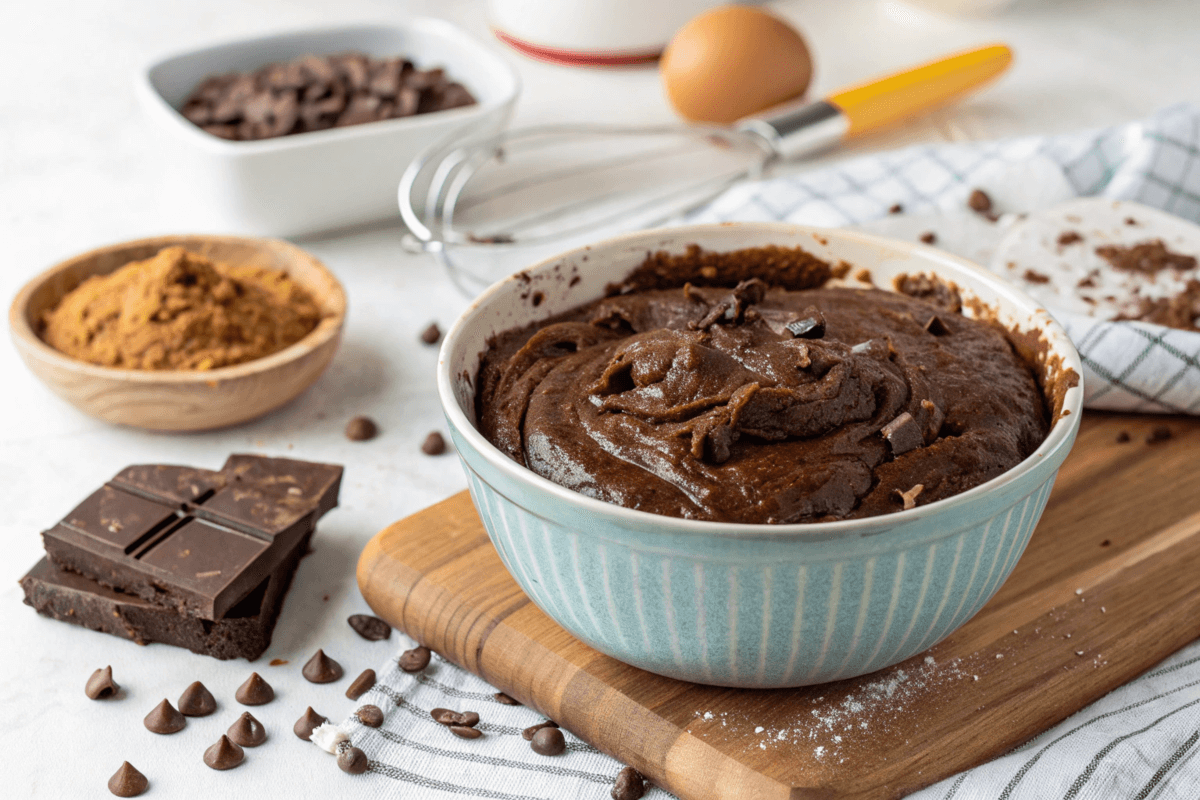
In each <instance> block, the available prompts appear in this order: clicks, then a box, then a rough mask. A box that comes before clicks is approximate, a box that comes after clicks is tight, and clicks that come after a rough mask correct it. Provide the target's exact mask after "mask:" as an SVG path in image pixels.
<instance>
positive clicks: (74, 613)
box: [21, 534, 311, 661]
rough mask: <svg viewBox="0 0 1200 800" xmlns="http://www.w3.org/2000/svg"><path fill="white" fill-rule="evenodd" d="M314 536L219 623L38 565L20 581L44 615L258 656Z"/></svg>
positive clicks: (139, 638) (224, 654)
mask: <svg viewBox="0 0 1200 800" xmlns="http://www.w3.org/2000/svg"><path fill="white" fill-rule="evenodd" d="M310 536H311V534H309V535H306V536H305V537H304V538H303V540H302V542H301V546H300V547H299V548H298V549H297V550H296V551H295V552H293V553H292V554H291V555H290V556H289V557H288V558H287V559H285V560H284V562H283V563H282V564H280V565H279V566H278V567H277V568H276V569H275V572H274V573H273V574H272V575H271V576H270V577H269V578H267V579H266V580H264V581H263V582H262V583H260V584H259V585H258V586H256V587H255V588H254V590H253V591H252V592H250V594H248V595H246V596H245V597H244V598H242V600H241V602H239V603H238V604H237V605H235V606H234V607H233V608H231V609H229V611H228V612H227V613H226V615H225V617H224V618H222V619H219V620H216V621H214V622H209V621H208V620H202V619H199V618H198V617H189V616H187V615H184V614H180V613H178V612H177V611H175V610H173V609H170V608H166V607H164V606H160V605H156V604H154V603H150V602H147V601H146V600H143V599H141V598H140V597H135V596H134V595H131V594H125V593H124V592H118V591H116V590H115V589H109V588H107V587H105V586H101V585H100V584H99V583H97V582H96V581H93V580H91V579H89V578H85V577H83V576H82V575H78V574H76V573H74V572H68V571H66V570H64V569H60V568H59V567H56V566H55V565H54V564H53V563H52V562H51V561H50V559H48V558H43V559H42V560H41V561H39V562H38V563H37V564H36V565H35V566H34V567H33V569H31V570H30V571H29V573H28V574H27V575H26V576H25V577H24V578H22V579H21V588H22V589H23V590H24V591H25V603H26V604H27V605H30V606H33V608H34V609H35V610H36V611H37V612H38V613H39V614H41V615H42V616H46V617H51V618H53V619H58V620H62V621H63V622H69V623H71V624H72V625H80V626H83V627H85V628H90V629H92V630H94V631H101V632H103V633H109V634H112V635H113V636H120V637H122V638H124V639H131V640H133V641H135V642H137V643H138V644H148V643H150V642H162V643H163V644H170V645H174V646H176V647H184V648H187V649H188V650H191V651H192V652H193V653H199V654H201V655H209V656H212V657H213V658H219V659H231V658H246V659H249V660H251V661H253V660H254V659H256V658H258V657H259V656H260V655H262V654H263V652H264V651H265V650H266V649H267V647H268V646H269V645H270V644H271V633H272V632H273V631H274V630H275V622H276V620H277V619H278V617H279V611H280V609H281V608H282V606H283V598H284V595H286V594H287V590H288V587H289V586H290V585H291V582H292V576H293V575H294V574H295V572H296V567H297V566H298V565H299V563H300V559H301V557H302V556H303V555H304V552H305V549H306V547H307V544H308V540H309V538H310Z"/></svg>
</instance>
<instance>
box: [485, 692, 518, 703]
mask: <svg viewBox="0 0 1200 800" xmlns="http://www.w3.org/2000/svg"><path fill="white" fill-rule="evenodd" d="M492 697H494V698H496V702H497V703H502V704H503V705H506V706H519V705H521V701H520V700H516V699H514V698H512V697H509V696H508V695H506V694H505V693H504V692H496V693H495V694H494V695H492Z"/></svg>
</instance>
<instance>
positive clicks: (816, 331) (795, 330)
mask: <svg viewBox="0 0 1200 800" xmlns="http://www.w3.org/2000/svg"><path fill="white" fill-rule="evenodd" d="M783 327H784V330H786V331H787V332H788V333H790V334H791V335H792V338H793V339H820V338H822V337H824V336H825V315H824V314H822V313H821V312H820V310H818V309H817V307H816V306H809V307H808V308H806V309H804V312H803V314H802V316H801V317H800V319H797V320H793V321H791V322H789V323H788V324H787V325H784V326H783Z"/></svg>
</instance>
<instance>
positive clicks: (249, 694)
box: [233, 672, 275, 706]
mask: <svg viewBox="0 0 1200 800" xmlns="http://www.w3.org/2000/svg"><path fill="white" fill-rule="evenodd" d="M233 696H234V697H235V698H237V701H238V702H239V703H241V704H242V705H244V706H261V705H266V704H267V703H269V702H271V701H272V700H274V699H275V690H274V689H272V688H271V684H269V683H267V682H266V681H264V680H263V679H262V676H260V675H259V674H258V673H257V672H251V673H250V677H249V678H246V682H245V683H243V684H242V685H241V686H239V687H238V690H237V692H236V693H235V694H234V695H233Z"/></svg>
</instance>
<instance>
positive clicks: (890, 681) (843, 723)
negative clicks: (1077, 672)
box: [690, 656, 973, 763]
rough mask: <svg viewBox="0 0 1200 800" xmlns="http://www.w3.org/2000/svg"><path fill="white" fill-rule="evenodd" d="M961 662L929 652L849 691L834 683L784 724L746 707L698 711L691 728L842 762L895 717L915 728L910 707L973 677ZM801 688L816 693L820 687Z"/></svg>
mask: <svg viewBox="0 0 1200 800" xmlns="http://www.w3.org/2000/svg"><path fill="white" fill-rule="evenodd" d="M959 661H960V659H957V658H954V659H951V660H950V661H947V662H945V663H942V664H939V663H938V662H937V660H936V659H935V658H934V657H933V656H925V658H924V660H923V661H919V662H917V663H916V664H915V665H913V664H907V665H905V666H904V667H899V668H893V669H891V670H888V671H886V672H885V673H883V674H881V675H880V677H878V678H876V679H874V680H870V681H868V682H866V683H862V684H859V685H856V686H854V687H853V688H851V689H850V690H849V691H848V692H846V693H845V694H842V693H841V688H840V686H839V685H838V684H832V685H829V686H828V687H827V688H828V689H829V690H830V691H829V693H828V694H829V696H827V695H826V694H820V695H817V696H815V697H811V698H810V699H809V708H808V709H807V711H803V710H802V711H799V712H798V713H797V716H796V718H795V719H793V720H791V721H790V722H788V723H786V724H783V725H764V724H762V721H761V720H754V719H751V718H750V716H749V715H748V714H743V713H740V712H730V711H722V712H717V713H713V712H712V711H697V712H696V713H695V717H696V720H697V722H696V724H694V725H692V726H691V728H690V729H691V731H692V733H694V734H697V735H700V736H703V735H704V733H705V731H709V730H716V729H717V728H726V729H732V731H731V732H732V733H740V731H739V729H745V738H746V740H747V747H755V748H758V749H760V750H778V749H780V748H788V749H792V748H794V747H797V746H800V745H805V746H808V747H811V748H812V754H813V758H815V759H817V760H818V761H822V762H825V763H840V762H842V761H844V760H845V757H846V755H847V753H848V751H849V750H851V749H852V748H853V747H854V745H855V744H857V743H859V742H862V741H863V740H865V739H866V737H868V736H870V735H871V734H872V733H873V732H874V731H882V732H887V731H888V730H889V729H890V727H891V725H892V723H893V722H897V721H901V720H903V721H904V723H905V725H906V726H910V727H911V725H912V720H911V718H910V717H909V716H908V715H909V712H910V706H912V705H914V704H915V703H916V702H917V701H920V700H923V699H924V698H926V697H928V695H929V694H930V693H931V692H938V691H940V690H942V689H943V688H944V687H946V686H947V684H949V683H951V682H954V681H960V680H964V679H965V680H968V681H969V680H972V677H973V676H972V675H971V674H969V673H966V672H963V671H962V670H960V669H959ZM823 688H826V687H816V690H818V691H819V690H821V689H823ZM797 691H799V692H810V693H812V692H814V689H799V690H797ZM834 695H836V696H834ZM751 731H753V734H751Z"/></svg>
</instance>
